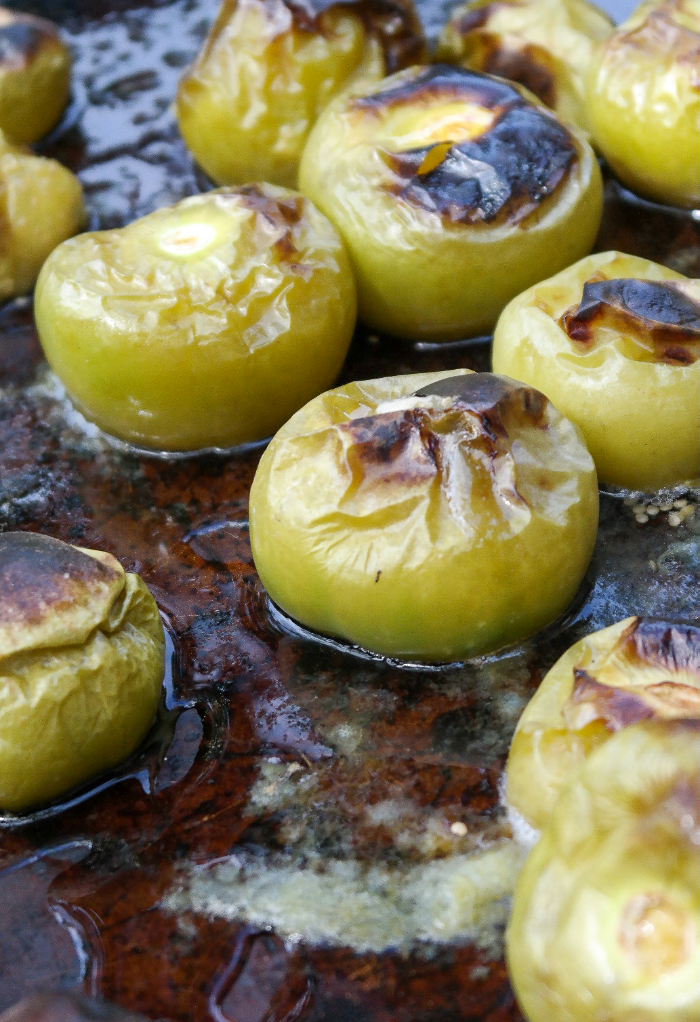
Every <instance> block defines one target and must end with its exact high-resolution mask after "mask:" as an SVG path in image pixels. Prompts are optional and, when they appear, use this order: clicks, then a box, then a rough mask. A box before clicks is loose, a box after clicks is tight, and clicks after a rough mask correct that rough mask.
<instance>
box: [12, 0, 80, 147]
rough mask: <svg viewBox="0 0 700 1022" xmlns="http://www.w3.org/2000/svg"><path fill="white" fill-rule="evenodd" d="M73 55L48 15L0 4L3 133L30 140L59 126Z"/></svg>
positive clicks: (20, 139) (65, 99)
mask: <svg viewBox="0 0 700 1022" xmlns="http://www.w3.org/2000/svg"><path fill="white" fill-rule="evenodd" d="M70 69H71V57H70V52H69V50H68V47H67V46H66V45H65V43H64V42H63V41H62V40H61V38H60V36H59V34H58V32H57V30H56V27H55V26H54V25H53V24H52V23H51V22H50V21H47V20H45V19H44V18H35V17H33V16H32V15H29V14H19V13H17V12H15V11H9V10H7V9H6V8H4V7H0V131H3V132H4V133H5V134H6V135H7V137H8V138H9V139H11V140H12V141H13V142H16V143H20V144H21V143H31V142H36V141H37V140H38V139H40V138H41V137H42V135H45V134H46V133H47V131H50V130H51V128H53V127H54V126H55V124H56V123H57V121H58V120H59V118H60V116H61V114H62V113H63V109H64V107H65V105H66V103H67V102H68V93H69V90H70Z"/></svg>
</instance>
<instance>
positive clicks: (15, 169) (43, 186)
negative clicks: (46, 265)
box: [0, 131, 85, 301]
mask: <svg viewBox="0 0 700 1022" xmlns="http://www.w3.org/2000/svg"><path fill="white" fill-rule="evenodd" d="M84 219H85V209H84V205H83V192H82V188H81V187H80V182H79V181H78V179H77V177H75V176H74V175H73V174H71V172H70V171H69V170H67V169H66V168H65V167H62V166H61V164H60V163H57V162H56V160H47V159H44V158H43V157H40V156H34V154H33V153H31V152H30V151H29V150H28V149H25V148H24V147H22V146H16V145H14V144H12V143H10V142H9V141H8V140H7V139H6V138H5V137H4V136H3V134H2V132H1V131H0V301H4V300H5V299H6V298H12V297H14V296H15V295H21V294H26V292H28V291H31V289H32V287H33V286H34V282H35V280H36V278H37V276H38V274H39V270H40V269H41V266H42V264H43V262H44V260H45V259H46V257H47V256H48V255H49V254H50V253H51V252H52V251H53V249H54V248H55V247H56V246H57V245H59V244H60V243H61V242H62V241H65V239H66V238H70V237H71V235H73V234H75V233H76V232H77V231H79V230H80V228H81V226H82V224H83V222H84Z"/></svg>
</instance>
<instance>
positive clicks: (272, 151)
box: [177, 0, 424, 188]
mask: <svg viewBox="0 0 700 1022" xmlns="http://www.w3.org/2000/svg"><path fill="white" fill-rule="evenodd" d="M423 56H424V40H423V35H422V29H421V25H420V20H419V18H418V16H417V14H416V11H415V9H414V7H413V2H412V0H372V2H369V0H350V2H349V3H334V2H333V0H224V3H223V5H222V7H221V10H220V11H219V15H218V17H217V19H216V21H215V22H214V24H213V26H212V28H211V31H210V32H209V35H208V36H207V39H206V41H205V43H204V46H203V48H202V50H201V51H200V53H199V55H198V57H197V59H196V61H195V62H194V64H193V65H192V67H191V68H190V69H189V70H188V71H187V73H186V74H185V76H184V78H183V79H182V81H181V83H180V88H179V90H178V95H177V117H178V122H179V125H180V130H181V131H182V134H183V136H184V138H185V141H186V143H187V145H188V146H189V148H190V149H191V150H192V152H193V154H194V156H195V159H196V160H197V162H198V163H199V164H200V165H201V166H202V167H203V168H204V170H205V171H206V172H207V173H208V174H209V176H210V177H212V178H213V179H214V180H215V181H216V182H218V183H219V184H244V183H245V182H247V181H257V180H264V181H270V182H272V183H273V184H278V185H285V186H287V187H290V188H295V187H296V183H297V172H298V169H299V160H300V158H301V153H302V150H303V148H304V143H305V142H306V139H307V137H308V134H309V131H310V130H311V128H312V126H313V124H314V122H315V121H316V119H317V117H318V116H319V114H320V113H321V111H322V110H323V108H324V107H325V106H326V104H327V103H328V102H329V101H330V100H331V99H332V98H333V97H334V96H336V95H337V94H338V93H339V92H340V91H341V90H342V89H344V88H346V87H347V86H348V85H349V84H350V83H351V81H353V80H354V79H356V78H362V79H363V80H364V79H367V80H369V81H374V82H376V81H379V79H381V78H383V77H384V75H386V74H390V73H391V72H393V71H396V70H398V69H399V68H402V67H406V66H407V65H408V64H414V63H417V62H418V61H420V60H421V59H423Z"/></svg>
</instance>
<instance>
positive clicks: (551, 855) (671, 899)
mask: <svg viewBox="0 0 700 1022" xmlns="http://www.w3.org/2000/svg"><path fill="white" fill-rule="evenodd" d="M699 845H700V727H699V726H698V721H686V720H683V721H681V720H673V721H647V722H645V723H640V724H635V725H634V726H632V727H629V728H625V730H623V731H620V732H619V734H617V735H615V736H614V737H613V738H611V739H610V741H608V742H606V743H605V745H603V746H601V747H600V748H599V749H597V750H596V751H595V752H594V753H593V754H592V755H591V757H590V758H589V759H588V760H587V761H586V762H585V764H584V765H583V766H582V768H581V769H580V770H579V771H577V772H576V773H575V775H574V777H573V778H572V780H571V782H570V784H569V785H567V787H565V788H564V789H563V790H562V793H561V795H560V796H559V799H558V801H557V804H556V806H555V808H554V812H553V813H552V817H551V819H550V821H549V823H548V824H547V826H546V828H545V830H544V833H543V834H542V837H541V839H540V841H539V843H538V844H537V845H536V846H535V848H534V849H533V851H532V852H531V853H530V855H529V857H528V859H527V861H526V863H525V866H524V868H523V871H522V873H521V875H520V877H519V879H518V882H517V885H516V889H515V896H514V899H513V911H512V915H511V919H510V924H509V926H508V931H507V934H506V950H507V960H508V967H509V973H510V978H511V981H512V984H513V988H514V990H515V994H516V996H517V999H518V1001H519V1003H520V1007H521V1008H522V1010H523V1013H524V1015H525V1016H526V1017H527V1018H528V1019H529V1020H530V1022H554V1020H556V1022H592V1020H594V1019H595V1020H601V1022H602V1020H613V1019H614V1020H615V1022H697V1018H698V1014H699V1012H700V998H699V990H700V985H699V984H698V977H699V976H700V939H699V936H700V919H699V914H700V899H699V890H698V888H699V886H700V884H699V881H700V870H699V869H698V847H699Z"/></svg>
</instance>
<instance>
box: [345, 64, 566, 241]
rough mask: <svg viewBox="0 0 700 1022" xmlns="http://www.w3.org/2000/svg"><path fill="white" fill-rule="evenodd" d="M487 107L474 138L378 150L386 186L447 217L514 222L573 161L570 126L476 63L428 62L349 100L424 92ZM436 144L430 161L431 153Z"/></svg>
mask: <svg viewBox="0 0 700 1022" xmlns="http://www.w3.org/2000/svg"><path fill="white" fill-rule="evenodd" d="M441 99H444V100H446V101H459V100H463V101H464V102H465V103H470V104H471V103H473V104H477V105H479V106H480V107H482V108H484V109H487V110H492V111H494V114H495V119H494V123H493V124H492V125H491V127H490V128H488V129H487V130H486V131H484V132H483V134H481V135H480V136H478V137H477V138H473V139H469V140H467V141H463V142H456V143H455V144H449V143H450V141H451V140H450V139H445V140H443V141H441V142H438V143H437V144H435V143H432V144H430V145H427V146H421V147H420V148H417V149H409V150H406V151H404V152H387V153H385V154H384V158H385V160H386V163H387V166H388V167H389V168H390V170H391V171H392V177H393V180H392V181H391V182H390V183H389V184H387V186H386V187H387V190H389V191H391V192H393V193H394V194H396V195H397V196H398V197H399V198H401V199H403V200H404V201H406V202H409V203H411V204H412V205H414V206H418V207H420V208H422V209H425V210H427V211H429V212H432V213H437V214H438V215H439V216H441V217H442V219H443V220H444V221H446V222H447V223H453V224H465V225H466V224H500V223H509V224H511V225H517V224H519V223H521V222H522V221H523V220H525V219H526V218H527V217H528V216H530V215H531V214H532V213H534V212H535V210H537V209H538V208H539V207H540V206H541V205H542V204H543V203H544V202H545V201H546V200H547V199H549V198H550V197H551V196H552V195H554V193H555V192H556V191H557V189H558V188H559V186H560V185H561V184H562V182H563V181H564V180H565V179H566V178H567V176H568V175H570V174H571V172H572V170H573V167H574V166H575V164H576V162H577V151H576V146H575V143H574V140H573V137H572V135H571V133H570V132H569V131H568V129H567V128H566V127H564V125H563V124H560V123H559V121H557V120H556V118H555V117H553V116H552V115H550V114H549V113H548V112H546V111H545V110H542V109H540V108H539V107H537V106H534V105H533V104H532V103H529V102H528V101H527V100H526V99H524V98H523V97H522V96H521V94H520V93H519V92H518V90H517V89H516V88H514V87H513V86H510V85H508V84H507V83H506V82H501V81H495V80H494V79H492V78H489V77H488V76H486V75H483V74H480V73H478V72H476V71H467V70H464V69H463V68H458V67H452V66H450V65H446V64H445V65H440V64H438V65H435V66H434V67H431V68H428V69H426V70H425V71H423V72H421V73H420V74H418V75H417V76H416V77H414V78H413V79H408V80H406V81H405V82H403V83H401V85H399V86H397V87H396V88H393V89H386V90H384V91H380V92H376V93H374V94H372V95H370V96H365V97H362V98H361V99H357V100H355V101H354V103H353V106H354V108H355V109H367V110H371V109H373V108H374V109H378V108H382V107H384V108H386V107H390V106H392V105H394V104H399V103H405V104H409V103H415V104H416V105H417V106H423V105H425V104H428V103H430V101H431V100H438V101H439V100H441ZM436 150H437V160H438V162H437V164H436V160H435V159H434V158H431V157H432V156H433V155H434V154H435V153H436Z"/></svg>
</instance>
